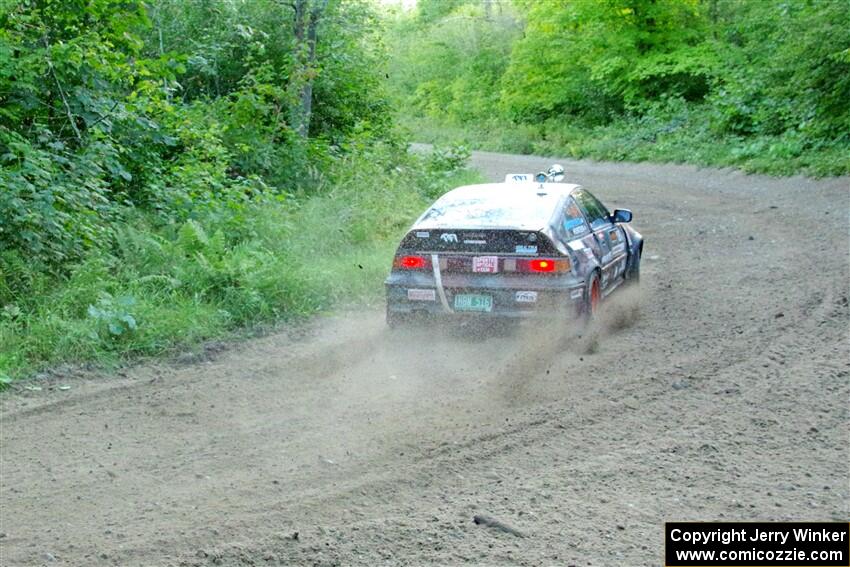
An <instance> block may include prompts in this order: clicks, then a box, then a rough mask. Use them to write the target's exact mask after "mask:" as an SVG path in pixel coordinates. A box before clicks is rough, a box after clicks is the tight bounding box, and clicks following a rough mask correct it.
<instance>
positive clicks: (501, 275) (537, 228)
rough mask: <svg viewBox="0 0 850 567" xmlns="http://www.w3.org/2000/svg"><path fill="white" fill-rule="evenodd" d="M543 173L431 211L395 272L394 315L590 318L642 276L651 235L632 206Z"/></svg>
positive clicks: (404, 245)
mask: <svg viewBox="0 0 850 567" xmlns="http://www.w3.org/2000/svg"><path fill="white" fill-rule="evenodd" d="M558 169H560V170H561V171H562V169H561V168H559V167H558V166H553V170H555V171H557V170H558ZM553 170H550V171H553ZM535 179H537V181H533V180H532V177H531V176H530V175H525V174H521V175H509V176H507V178H506V181H505V183H491V184H482V185H468V186H464V187H459V188H457V189H454V190H452V191H450V192H448V193H446V194H445V195H443V196H442V197H440V199H438V200H437V201H436V202H435V203H434V204H433V205H432V206H431V207H430V208H429V209H428V210H427V211H425V213H424V214H423V215H422V216H421V217H419V219H418V220H417V221H416V222H415V223H414V225H413V227H412V228H411V229H410V231H409V232H408V233H407V235H406V236H405V237H404V238H403V239H402V242H401V244H400V245H399V247H398V250H397V252H396V255H395V258H394V260H393V267H392V271H391V272H390V275H389V277H387V280H386V290H387V323H388V324H389V325H390V326H395V325H397V324H399V323H401V322H404V321H406V320H409V319H411V318H412V317H413V316H417V315H431V316H448V315H452V314H467V315H470V314H472V315H475V316H479V317H480V316H497V317H508V318H518V317H529V316H547V317H551V316H556V317H563V316H578V317H584V318H590V317H592V316H593V314H594V313H595V312H596V309H597V308H598V306H599V303H600V302H601V301H602V299H603V298H605V297H607V296H608V295H609V294H610V293H611V292H613V291H614V290H615V289H616V288H617V287H619V286H620V285H621V284H623V283H624V282H627V281H630V280H631V281H635V280H637V279H638V277H639V274H640V258H641V253H642V251H643V237H642V236H641V235H640V234H639V233H638V232H637V231H636V230H635V229H634V228H632V227H631V226H630V225H629V224H628V223H629V222H630V221H631V219H632V213H631V212H630V211H628V210H625V209H620V210H615V211H614V212H613V213H610V212H609V211H608V209H606V208H605V206H604V205H603V204H602V203H601V202H600V201H599V200H598V199H596V197H594V196H593V195H591V194H590V192H588V191H587V190H586V189H583V188H581V187H580V186H578V185H571V184H567V183H557V182H553V181H552V179H553V178H552V176H547V175H546V174H538V175H537V176H535ZM555 179H557V177H555Z"/></svg>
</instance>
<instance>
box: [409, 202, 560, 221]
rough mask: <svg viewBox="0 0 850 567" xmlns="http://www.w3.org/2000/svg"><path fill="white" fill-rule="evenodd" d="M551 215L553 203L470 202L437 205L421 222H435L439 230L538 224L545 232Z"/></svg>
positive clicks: (438, 203)
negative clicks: (442, 228) (457, 227)
mask: <svg viewBox="0 0 850 567" xmlns="http://www.w3.org/2000/svg"><path fill="white" fill-rule="evenodd" d="M551 213H552V201H551V200H549V199H542V198H535V197H531V198H528V199H522V200H519V199H517V198H516V197H514V196H506V197H505V198H499V197H494V196H489V197H487V198H486V199H485V198H467V199H461V200H456V201H452V202H450V203H446V204H445V205H441V204H440V202H439V201H438V202H437V203H435V204H434V206H433V207H431V208H430V209H429V210H428V212H426V213H425V215H424V216H423V217H422V219H421V220H420V222H425V221H432V222H433V223H435V224H437V225H439V226H444V227H447V226H452V225H456V226H467V227H468V226H480V227H506V228H507V227H519V226H528V225H529V223H534V222H535V221H537V222H538V223H539V224H540V226H539V227H538V228H543V226H544V225H545V224H546V222H547V221H548V220H549V218H550V216H551Z"/></svg>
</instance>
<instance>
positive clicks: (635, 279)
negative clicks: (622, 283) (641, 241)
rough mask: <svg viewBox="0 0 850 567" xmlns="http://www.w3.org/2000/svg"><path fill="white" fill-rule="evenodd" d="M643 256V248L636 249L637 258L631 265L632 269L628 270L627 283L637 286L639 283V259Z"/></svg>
mask: <svg viewBox="0 0 850 567" xmlns="http://www.w3.org/2000/svg"><path fill="white" fill-rule="evenodd" d="M642 255H643V247H641V248H639V249H638V253H637V258H635V261H634V262H633V263H632V267H631V268H630V269H629V274H628V278H627V283H630V284H633V285H637V284H639V283H640V258H641V256H642Z"/></svg>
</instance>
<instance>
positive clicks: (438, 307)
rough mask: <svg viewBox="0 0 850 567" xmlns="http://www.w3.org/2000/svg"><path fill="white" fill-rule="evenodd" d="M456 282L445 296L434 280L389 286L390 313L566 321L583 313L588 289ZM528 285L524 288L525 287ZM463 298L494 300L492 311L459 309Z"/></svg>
mask: <svg viewBox="0 0 850 567" xmlns="http://www.w3.org/2000/svg"><path fill="white" fill-rule="evenodd" d="M457 283H459V282H452V283H449V285H444V286H443V295H444V298H445V301H444V298H443V297H441V294H440V290H439V289H438V288H437V286H435V285H434V284H433V280H432V281H430V282H427V281H421V282H417V281H407V282H400V283H391V282H389V281H388V282H387V284H386V290H387V310H388V311H389V312H391V313H403V314H408V313H410V314H427V315H433V316H467V317H470V316H471V317H504V318H530V317H553V316H556V317H563V316H573V315H575V314H576V313H578V312H579V311H580V308H581V306H582V305H583V301H584V285H583V284H581V283H578V284H576V283H575V282H573V285H567V286H565V285H559V286H551V287H543V286H541V285H540V282H539V281H536V282H521V281H517V282H513V283H514V284H519V285H512V286H510V285H504V283H502V285H494V284H495V283H496V282H488V283H490V285H474V286H473V285H468V284H469V282H466V283H467V285H463V286H458V285H456V284H457ZM523 284H524V285H523ZM459 294H474V295H485V296H490V297H491V298H492V307H491V309H490V310H489V311H464V310H460V309H457V308H456V305H455V297H456V296H457V295H459Z"/></svg>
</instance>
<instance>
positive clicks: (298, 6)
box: [290, 0, 328, 138]
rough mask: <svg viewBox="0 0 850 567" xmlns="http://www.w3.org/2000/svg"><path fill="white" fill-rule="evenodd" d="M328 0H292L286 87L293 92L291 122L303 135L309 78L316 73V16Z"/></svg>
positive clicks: (310, 107)
mask: <svg viewBox="0 0 850 567" xmlns="http://www.w3.org/2000/svg"><path fill="white" fill-rule="evenodd" d="M327 3H328V0H313V1H312V2H311V1H310V0H295V1H294V2H293V3H292V7H293V9H294V10H295V20H294V30H293V31H294V33H295V69H293V73H292V79H291V80H290V89H291V92H292V94H293V99H294V100H293V102H294V104H293V108H292V126H293V127H294V128H295V131H296V132H298V134H299V135H300V136H301V137H303V138H306V137H307V136H308V135H309V133H310V115H311V114H312V111H313V79H314V78H315V76H316V72H317V70H318V69H317V68H316V45H317V43H318V27H319V19H320V18H321V16H322V13H323V11H324V9H325V7H326V6H327Z"/></svg>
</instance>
